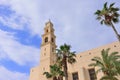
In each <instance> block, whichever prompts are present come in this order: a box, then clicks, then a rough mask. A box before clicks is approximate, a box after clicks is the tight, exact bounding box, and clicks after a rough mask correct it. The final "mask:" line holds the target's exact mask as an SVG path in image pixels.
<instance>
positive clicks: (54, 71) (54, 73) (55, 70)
mask: <svg viewBox="0 0 120 80" xmlns="http://www.w3.org/2000/svg"><path fill="white" fill-rule="evenodd" d="M43 75H46V77H47V78H53V80H62V77H63V76H64V72H63V71H62V70H61V68H60V67H59V66H58V65H57V64H54V65H50V72H44V73H43Z"/></svg>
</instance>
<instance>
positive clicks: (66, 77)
mask: <svg viewBox="0 0 120 80" xmlns="http://www.w3.org/2000/svg"><path fill="white" fill-rule="evenodd" d="M66 58H67V57H66V56H64V59H63V62H64V73H65V80H68V73H67V61H66Z"/></svg>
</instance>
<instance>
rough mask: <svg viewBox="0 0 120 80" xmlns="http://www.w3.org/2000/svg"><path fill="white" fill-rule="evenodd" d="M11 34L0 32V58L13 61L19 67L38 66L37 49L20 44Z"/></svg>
mask: <svg viewBox="0 0 120 80" xmlns="http://www.w3.org/2000/svg"><path fill="white" fill-rule="evenodd" d="M13 34H14V33H9V32H5V31H1V30H0V48H1V49H0V57H2V58H6V59H10V60H13V61H14V62H16V63H18V64H19V65H32V66H33V65H35V64H38V62H39V52H40V51H39V49H37V48H35V47H31V46H26V45H22V44H20V43H19V42H18V41H17V39H16V38H15V37H14V36H13ZM29 63H30V64H29Z"/></svg>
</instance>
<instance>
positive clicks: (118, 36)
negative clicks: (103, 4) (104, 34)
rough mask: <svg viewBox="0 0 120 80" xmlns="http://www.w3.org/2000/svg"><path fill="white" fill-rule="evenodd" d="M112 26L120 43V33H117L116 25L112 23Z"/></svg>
mask: <svg viewBox="0 0 120 80" xmlns="http://www.w3.org/2000/svg"><path fill="white" fill-rule="evenodd" d="M111 26H112V28H113V30H114V32H115V34H116V36H117V38H118V40H119V42H120V35H119V34H118V32H117V30H116V29H115V27H114V25H113V23H112V22H111Z"/></svg>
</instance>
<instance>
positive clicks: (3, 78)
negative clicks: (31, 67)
mask: <svg viewBox="0 0 120 80" xmlns="http://www.w3.org/2000/svg"><path fill="white" fill-rule="evenodd" d="M0 80H28V75H27V74H25V73H20V72H15V71H9V70H8V69H6V68H5V67H4V66H0Z"/></svg>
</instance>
